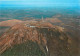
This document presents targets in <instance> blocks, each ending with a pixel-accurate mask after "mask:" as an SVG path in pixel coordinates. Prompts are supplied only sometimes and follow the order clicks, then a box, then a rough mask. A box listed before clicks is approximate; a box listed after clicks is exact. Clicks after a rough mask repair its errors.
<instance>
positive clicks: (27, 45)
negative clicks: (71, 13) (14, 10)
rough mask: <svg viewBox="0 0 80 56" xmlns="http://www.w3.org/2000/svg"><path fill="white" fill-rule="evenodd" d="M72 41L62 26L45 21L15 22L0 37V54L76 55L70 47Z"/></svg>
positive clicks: (34, 55) (17, 55)
mask: <svg viewBox="0 0 80 56" xmlns="http://www.w3.org/2000/svg"><path fill="white" fill-rule="evenodd" d="M29 41H30V42H29ZM72 43H73V41H72V38H71V37H69V35H67V33H66V32H65V31H64V28H62V27H58V26H53V25H52V24H50V23H47V22H37V23H34V24H33V23H29V24H17V25H14V26H13V27H11V28H10V29H9V30H8V31H7V32H5V33H4V34H3V35H2V36H1V37H0V53H1V55H2V56H12V55H14V56H75V55H76V56H78V51H77V53H74V52H75V50H72V48H71V47H70V46H71V44H72ZM21 46H22V47H23V48H22V47H21ZM17 53H18V54H17ZM20 54H21V55H20Z"/></svg>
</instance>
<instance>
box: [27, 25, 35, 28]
mask: <svg viewBox="0 0 80 56" xmlns="http://www.w3.org/2000/svg"><path fill="white" fill-rule="evenodd" d="M26 27H31V28H35V27H36V26H32V25H26Z"/></svg>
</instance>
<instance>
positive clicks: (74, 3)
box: [0, 0, 80, 7]
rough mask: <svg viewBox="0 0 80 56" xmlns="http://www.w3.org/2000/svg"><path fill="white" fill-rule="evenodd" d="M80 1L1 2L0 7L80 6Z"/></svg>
mask: <svg viewBox="0 0 80 56" xmlns="http://www.w3.org/2000/svg"><path fill="white" fill-rule="evenodd" d="M79 5H80V0H0V6H3V7H4V6H12V7H13V6H25V7H29V6H32V7H34V6H40V7H44V6H46V7H47V6H79Z"/></svg>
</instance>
